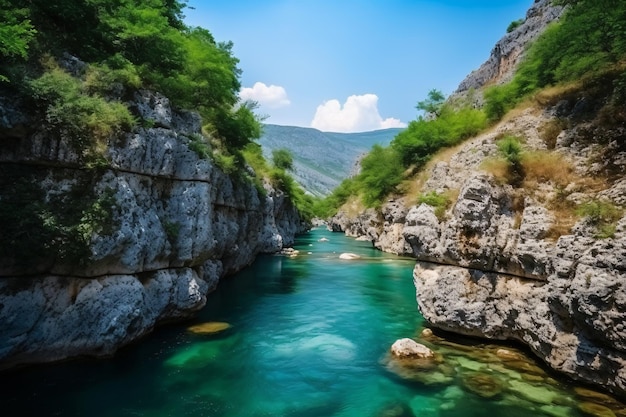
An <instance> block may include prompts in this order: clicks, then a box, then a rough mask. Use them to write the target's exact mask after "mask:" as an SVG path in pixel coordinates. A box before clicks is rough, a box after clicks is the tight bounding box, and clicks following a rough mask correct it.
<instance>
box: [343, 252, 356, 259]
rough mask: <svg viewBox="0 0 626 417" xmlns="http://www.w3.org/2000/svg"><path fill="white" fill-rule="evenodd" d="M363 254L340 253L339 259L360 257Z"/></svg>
mask: <svg viewBox="0 0 626 417" xmlns="http://www.w3.org/2000/svg"><path fill="white" fill-rule="evenodd" d="M360 258H361V256H359V255H357V254H356V253H348V252H346V253H342V254H341V255H339V259H360Z"/></svg>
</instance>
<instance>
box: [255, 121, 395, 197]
mask: <svg viewBox="0 0 626 417" xmlns="http://www.w3.org/2000/svg"><path fill="white" fill-rule="evenodd" d="M401 130H402V129H384V130H376V131H373V132H361V133H333V132H321V131H319V130H317V129H312V128H304V127H295V126H278V125H271V124H266V125H264V126H263V135H262V136H261V138H260V139H259V143H260V144H261V147H262V148H263V154H264V155H265V156H266V158H267V159H270V158H271V155H272V151H273V150H276V149H287V150H289V151H290V152H291V154H292V155H293V159H294V170H293V175H294V177H295V179H296V181H298V183H300V184H301V185H302V187H303V188H304V189H305V190H307V191H308V192H310V193H311V194H313V195H315V196H326V195H328V194H330V192H331V191H332V190H333V189H334V188H335V187H337V186H338V185H339V183H340V182H341V181H342V180H344V179H346V178H348V177H349V176H350V175H353V174H354V173H355V172H356V170H357V168H358V166H357V161H358V159H359V157H360V156H362V155H364V154H365V153H367V152H368V151H369V150H370V149H371V147H372V146H373V145H375V144H379V145H385V146H386V145H388V144H389V142H391V140H392V139H393V138H394V137H395V136H396V135H397V134H398V133H399V132H400V131H401Z"/></svg>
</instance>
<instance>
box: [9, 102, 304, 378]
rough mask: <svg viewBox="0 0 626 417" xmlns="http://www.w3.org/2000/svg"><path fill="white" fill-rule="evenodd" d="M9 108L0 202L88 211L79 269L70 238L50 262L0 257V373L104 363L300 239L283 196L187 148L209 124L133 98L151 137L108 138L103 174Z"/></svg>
mask: <svg viewBox="0 0 626 417" xmlns="http://www.w3.org/2000/svg"><path fill="white" fill-rule="evenodd" d="M0 104H1V107H2V108H1V109H0V110H2V111H1V113H2V114H1V116H2V125H3V126H2V129H1V132H0V133H1V134H2V136H3V137H2V141H1V144H0V169H2V174H3V175H2V178H3V179H2V193H1V194H0V199H1V200H3V202H5V203H6V202H8V203H6V204H11V203H15V207H23V208H24V210H28V207H32V206H33V205H36V206H37V208H38V209H41V207H44V208H45V207H49V211H57V212H60V213H61V214H59V215H58V216H57V217H54V216H52V215H51V216H50V219H56V218H62V217H63V213H71V212H73V211H75V209H76V207H78V208H80V210H79V211H78V217H77V218H78V221H79V222H80V224H81V226H80V227H82V229H81V228H80V227H79V232H80V233H79V236H82V237H84V239H85V242H86V247H85V248H82V250H83V252H78V253H79V254H80V255H81V256H80V257H78V258H77V257H76V253H77V252H76V250H74V249H73V246H74V242H71V241H70V242H68V244H67V245H65V243H64V244H63V245H61V248H58V250H57V251H56V252H55V253H54V254H52V255H50V254H41V253H36V252H31V253H28V252H27V253H26V256H24V254H21V255H20V254H19V253H17V251H12V250H11V248H8V250H7V248H6V245H5V246H3V251H2V256H0V276H1V277H0V367H7V366H11V365H15V364H19V363H26V362H38V361H50V360H58V359H62V358H66V357H71V356H76V355H109V354H111V353H113V352H114V351H115V350H116V349H118V348H119V347H120V346H122V345H124V344H127V343H129V342H131V341H133V340H135V339H136V338H138V337H140V336H142V335H143V334H145V333H147V332H150V331H151V330H152V329H153V327H154V326H155V325H156V324H158V323H159V322H163V321H168V320H174V319H180V318H183V317H187V316H190V315H192V314H193V313H194V312H195V311H197V310H198V309H200V308H201V307H202V306H204V304H205V302H206V294H207V293H208V292H209V291H211V290H212V289H214V288H215V286H216V285H217V283H218V281H219V280H220V278H222V277H223V276H225V275H227V274H231V273H233V272H235V271H237V270H239V269H241V268H243V267H245V266H247V265H249V264H250V263H251V262H252V261H253V260H254V258H255V256H256V255H257V254H259V253H268V252H275V251H278V250H280V249H281V248H282V247H283V246H285V245H290V244H291V243H292V242H293V239H294V236H295V234H296V233H298V232H302V231H303V230H304V225H303V224H302V223H301V220H300V218H299V215H298V213H297V211H296V210H295V208H294V207H293V206H292V205H291V203H290V202H289V200H288V199H287V198H286V197H285V196H284V195H282V193H280V192H276V191H274V190H273V189H271V188H270V187H269V186H267V185H266V191H265V193H260V192H259V190H257V188H255V187H254V186H253V185H252V184H250V183H249V182H246V181H243V180H238V179H237V178H233V177H231V176H228V175H226V174H224V173H223V172H222V171H221V170H220V169H219V168H218V167H216V166H215V165H214V164H213V163H212V162H210V161H208V160H205V159H202V158H200V157H199V156H198V155H197V154H196V153H195V152H194V151H192V150H191V149H190V142H192V141H193V140H194V135H198V134H199V133H200V119H199V117H198V116H197V115H195V114H193V113H186V112H177V111H175V110H174V109H172V108H171V107H170V105H169V101H168V100H167V98H165V97H162V96H159V95H155V94H151V93H148V92H142V93H138V94H136V95H135V98H134V100H133V102H132V103H131V105H132V107H133V108H134V111H135V113H136V114H138V115H139V116H140V117H141V119H143V120H151V121H152V123H151V125H152V126H153V127H150V128H139V129H137V130H136V131H135V132H133V133H129V134H126V135H125V136H123V137H122V138H120V139H116V140H114V141H113V140H112V141H111V143H109V144H108V146H107V149H108V150H107V151H106V159H107V160H108V161H109V162H108V164H107V165H105V166H102V167H98V166H96V167H93V168H85V166H84V164H81V163H79V160H80V155H79V154H78V153H77V152H76V151H75V150H74V148H73V147H72V146H70V145H68V143H67V142H66V141H63V140H59V139H55V138H54V136H53V135H49V134H47V131H46V130H45V125H39V126H38V125H36V124H34V123H35V122H34V121H31V120H29V119H28V116H27V115H26V114H25V113H24V112H21V111H20V109H19V108H18V107H19V103H18V102H13V101H11V100H3V102H2V103H0ZM3 209H6V206H5V207H4V208H3ZM38 213H44V214H45V213H47V211H46V210H45V209H43V210H39V211H38ZM90 216H91V217H90ZM96 220H98V221H96ZM46 221H48V222H49V223H50V222H52V221H53V220H46ZM43 223H44V226H45V222H43ZM94 224H95V225H96V226H97V227H96V226H94ZM5 226H8V225H5ZM42 230H46V229H45V227H43V228H42ZM23 232H24V233H28V231H27V230H24V231H23ZM3 237H4V238H5V239H6V238H7V236H6V235H5V236H3ZM9 237H10V236H9ZM31 237H32V236H26V235H25V236H23V239H27V238H31ZM16 242H18V244H19V242H20V239H16ZM51 244H54V242H53V243H51ZM22 249H23V248H22ZM32 249H33V251H36V250H37V248H32ZM44 249H45V248H44ZM79 249H80V248H79ZM85 258H87V259H88V261H86V262H85Z"/></svg>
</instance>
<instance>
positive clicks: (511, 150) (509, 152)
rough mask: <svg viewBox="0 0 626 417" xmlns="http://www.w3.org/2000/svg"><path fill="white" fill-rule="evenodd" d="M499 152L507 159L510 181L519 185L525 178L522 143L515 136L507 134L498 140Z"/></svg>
mask: <svg viewBox="0 0 626 417" xmlns="http://www.w3.org/2000/svg"><path fill="white" fill-rule="evenodd" d="M496 145H497V146H498V152H499V153H500V155H501V156H502V157H503V158H504V159H505V161H506V163H507V169H508V182H509V183H510V184H512V185H515V186H519V185H520V184H521V183H522V181H523V179H524V167H523V165H522V144H521V143H520V141H519V139H518V138H516V137H515V136H505V137H503V138H502V139H500V140H499V141H498V142H496Z"/></svg>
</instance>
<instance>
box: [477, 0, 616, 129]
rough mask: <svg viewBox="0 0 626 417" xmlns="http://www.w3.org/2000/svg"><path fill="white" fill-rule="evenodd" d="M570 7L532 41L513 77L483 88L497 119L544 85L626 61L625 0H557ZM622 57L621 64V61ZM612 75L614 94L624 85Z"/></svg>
mask: <svg viewBox="0 0 626 417" xmlns="http://www.w3.org/2000/svg"><path fill="white" fill-rule="evenodd" d="M558 3H560V4H568V5H569V6H570V7H569V9H568V10H567V12H566V13H565V15H564V16H563V17H562V18H561V20H560V21H559V22H555V23H553V24H551V25H550V26H549V27H548V28H547V29H546V30H545V31H544V33H543V34H542V35H541V36H540V37H539V38H538V39H537V40H536V41H535V42H534V43H533V44H532V45H531V47H530V48H529V50H528V53H527V55H526V57H525V59H524V60H523V61H522V63H521V64H520V66H519V68H518V70H517V72H516V74H515V77H514V78H513V80H512V81H511V82H510V83H509V84H506V85H501V86H494V87H491V88H490V89H487V90H486V92H485V100H486V104H485V111H486V112H487V115H488V117H489V119H490V120H494V121H495V120H499V119H500V118H501V117H502V116H503V115H504V114H505V113H506V112H507V111H508V110H509V109H511V108H512V107H514V106H515V105H516V104H517V103H519V102H520V101H521V100H522V99H523V98H524V97H526V96H528V95H529V94H531V93H534V92H535V91H537V90H538V89H540V88H543V87H546V86H550V85H555V84H559V83H567V82H571V81H574V80H578V79H581V78H586V79H590V78H594V77H596V76H598V75H600V74H602V73H604V72H607V71H609V70H611V68H613V67H616V66H619V65H622V66H623V61H624V59H625V58H626V37H625V36H624V22H626V2H623V1H620V0H559V1H558ZM620 63H622V64H620ZM621 82H622V81H620V78H617V79H616V80H615V81H614V89H615V94H616V95H619V92H620V91H621V90H620V88H623V87H622V85H621V84H620V83H621Z"/></svg>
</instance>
